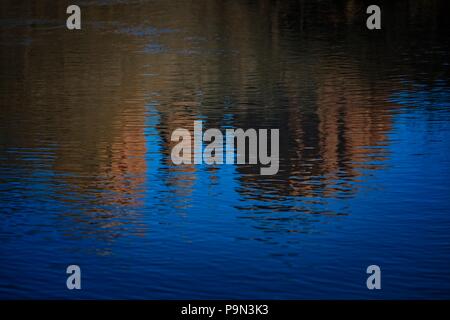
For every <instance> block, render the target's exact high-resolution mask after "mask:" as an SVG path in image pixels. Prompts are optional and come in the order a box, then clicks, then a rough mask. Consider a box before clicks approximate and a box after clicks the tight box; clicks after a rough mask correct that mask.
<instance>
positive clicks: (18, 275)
mask: <svg viewBox="0 0 450 320" xmlns="http://www.w3.org/2000/svg"><path fill="white" fill-rule="evenodd" d="M77 2H78V4H79V5H80V7H81V10H82V30H81V31H68V30H67V29H66V28H65V19H66V17H67V15H66V14H65V10H66V7H67V5H68V4H69V3H65V2H64V1H58V2H54V1H49V0H48V1H46V0H41V1H37V2H33V3H32V4H30V3H28V2H27V1H13V0H3V1H2V3H1V4H0V12H1V15H0V64H1V81H0V84H1V86H0V108H1V112H0V205H1V207H0V220H1V222H0V298H148V299H165V298H169V299H174V298H175V299H189V298H191V299H192V298H253V299H255V298H258V299H259V298H266V299H279V298H287V299H296V298H314V299H315V298H328V299H331V298H339V299H342V298H376V299H379V298H450V269H449V266H450V232H449V230H450V200H449V196H450V184H449V178H450V142H449V138H450V84H449V79H450V78H449V73H450V72H449V71H450V66H449V61H450V59H449V47H450V43H449V38H448V32H447V31H448V30H449V28H448V21H447V20H448V19H447V18H446V16H445V15H446V14H447V13H448V12H449V11H448V10H447V9H448V5H447V4H446V3H445V1H437V0H435V1H419V0H416V1H396V2H395V4H394V3H389V2H386V3H385V4H383V6H382V14H383V15H382V24H383V29H382V30H381V31H369V30H367V29H366V27H365V19H366V16H367V15H366V14H365V6H364V4H363V3H362V2H360V1H351V0H349V1H338V2H336V1H320V2H319V1H302V0H299V1H289V2H281V1H268V0H262V1H242V2H241V1H239V2H233V1H206V0H205V1H193V2H191V1H182V0H179V1H178V0H177V1H162V0H161V1H159V0H158V1H106V0H103V1H99V0H93V1H77ZM194 120H203V122H204V126H205V128H208V127H209V128H220V129H222V130H223V129H225V128H244V129H247V128H256V129H257V128H280V170H279V172H278V174H276V175H274V176H261V175H259V167H258V166H254V165H251V166H249V165H247V166H246V165H218V166H208V165H192V166H175V165H173V164H172V162H171V160H170V150H171V147H172V146H173V144H172V143H171V142H170V135H171V133H172V131H173V130H175V129H176V128H187V129H190V130H191V129H192V127H193V121H194ZM69 264H77V265H79V266H80V267H81V269H82V288H83V289H82V290H80V291H69V290H67V289H66V276H67V275H66V273H65V271H66V267H67V266H68V265H69ZM371 264H377V265H379V266H380V267H381V270H382V290H379V291H369V290H367V288H366V278H367V274H366V268H367V266H369V265H371Z"/></svg>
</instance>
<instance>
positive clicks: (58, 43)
mask: <svg viewBox="0 0 450 320" xmlns="http://www.w3.org/2000/svg"><path fill="white" fill-rule="evenodd" d="M37 7H38V8H41V7H39V6H37ZM36 10H37V11H33V10H32V12H31V13H27V10H24V12H25V13H26V14H30V16H33V14H32V13H33V12H37V13H36V18H35V19H37V20H38V19H41V18H42V19H43V16H46V17H47V18H48V17H49V16H51V14H47V15H45V14H40V13H39V12H41V11H39V10H38V9H36ZM62 12H63V13H64V12H65V10H63V11H62ZM62 17H63V18H64V14H62ZM19 21H20V20H19ZM63 21H64V20H63ZM11 24H12V25H14V23H13V22H12V23H11ZM16 29H17V30H16ZM24 29H25V30H28V31H27V32H28V36H29V37H31V39H32V42H31V43H30V44H27V45H22V44H19V45H17V44H13V45H11V46H8V47H7V48H8V50H5V48H2V50H1V58H2V59H0V60H1V63H2V69H3V70H7V74H8V79H7V82H5V83H3V82H2V90H1V93H2V95H1V99H2V105H3V104H4V105H5V106H7V108H8V109H7V114H6V115H5V114H4V116H5V118H2V126H1V129H0V130H1V132H2V134H1V136H2V137H7V136H8V132H14V135H13V136H9V137H8V138H7V139H6V140H4V141H2V147H4V148H8V147H9V146H18V145H19V146H22V147H26V148H30V149H36V148H48V146H50V147H51V150H52V152H53V154H52V156H51V157H49V159H48V162H49V168H50V169H51V170H52V171H53V172H54V175H52V176H53V177H52V181H51V185H50V187H53V189H52V190H49V192H53V193H54V194H55V195H54V196H55V198H57V199H58V200H61V202H62V204H63V207H64V208H67V209H62V210H63V212H61V214H65V212H64V211H65V210H67V211H68V212H67V213H68V215H69V216H71V217H73V219H74V221H87V223H86V224H85V225H83V226H81V225H77V224H75V225H74V226H73V228H78V227H80V228H88V229H89V228H93V229H95V230H90V231H88V232H89V233H92V234H96V232H97V231H98V232H99V233H100V232H101V233H102V234H106V233H108V230H109V232H110V233H111V235H112V234H114V233H115V232H114V228H121V229H123V228H130V229H129V230H130V232H134V233H137V234H139V233H141V231H137V230H138V229H135V230H134V231H133V228H134V227H133V225H134V226H135V227H136V224H139V219H137V217H136V216H134V215H133V210H134V208H135V207H136V206H139V205H140V198H141V193H142V192H143V191H144V190H143V187H144V183H145V178H146V170H147V166H146V160H145V153H146V140H145V136H144V130H145V102H144V93H143V91H142V90H141V87H140V86H141V84H142V82H143V79H142V78H141V77H142V75H141V72H140V63H139V61H138V59H137V58H136V56H133V52H134V47H133V44H132V43H131V42H128V43H127V44H125V43H123V42H122V45H121V46H120V47H117V42H118V40H125V37H122V39H118V38H117V36H115V35H111V34H106V35H105V34H101V33H99V32H96V31H95V30H89V29H88V28H87V29H88V30H85V31H83V33H71V32H67V31H66V30H64V29H62V28H53V27H50V28H49V27H48V26H46V25H45V24H44V25H43V26H42V25H38V26H27V27H25V28H24V27H20V26H19V27H17V28H11V30H10V32H12V33H17V32H19V33H20V32H23V30H24ZM10 50H12V52H13V53H12V54H13V55H14V58H10V59H6V60H5V59H3V57H4V56H10ZM8 61H14V64H10V63H8ZM19 84H20V86H19ZM9 86H11V88H10V89H8V87H9ZM5 89H6V90H5ZM2 113H3V112H2ZM12 161H20V159H12ZM20 165H21V166H24V165H26V166H27V167H29V169H30V170H31V171H33V170H37V169H38V168H34V167H33V164H32V163H30V164H28V163H25V164H24V163H22V161H21V162H20ZM72 204H73V205H72ZM126 225H130V226H129V227H127V226H126ZM98 228H100V229H98Z"/></svg>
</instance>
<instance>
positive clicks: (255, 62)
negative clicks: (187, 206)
mask: <svg viewBox="0 0 450 320" xmlns="http://www.w3.org/2000/svg"><path fill="white" fill-rule="evenodd" d="M400 2H402V1H400ZM396 3H397V2H396ZM402 3H407V4H409V5H408V6H403V7H404V8H407V9H405V10H406V11H405V13H404V14H399V15H398V16H399V17H400V18H402V19H405V20H406V21H407V20H408V19H411V18H414V19H416V18H418V17H420V12H421V11H423V10H428V16H432V17H436V18H433V19H435V20H436V21H434V22H433V24H427V25H431V26H432V27H433V28H434V30H433V31H436V30H439V28H438V26H439V24H440V22H439V21H441V20H442V18H441V16H442V15H443V12H445V10H443V8H442V6H443V5H442V3H443V2H439V1H429V2H427V3H430V4H426V3H425V1H403V2H402ZM80 5H82V7H83V24H84V27H83V31H82V32H79V33H76V32H68V31H67V30H65V29H64V22H65V18H66V14H65V7H66V4H65V3H64V1H63V2H58V3H57V4H55V3H54V1H45V0H43V1H40V2H39V3H34V2H33V3H32V4H20V3H19V4H17V2H16V1H12V0H6V1H2V3H1V4H0V8H1V10H2V12H6V11H7V10H6V9H5V8H10V7H11V8H14V10H11V11H8V12H7V15H6V16H5V17H6V18H8V19H14V18H17V17H25V18H26V19H25V20H26V21H28V22H26V23H25V26H26V27H23V26H22V27H20V26H19V27H10V28H7V29H4V30H0V35H1V41H0V42H2V43H5V42H6V43H8V41H10V40H11V39H14V37H18V38H23V39H28V38H30V39H31V40H32V42H31V44H29V45H23V44H20V45H17V43H16V45H13V46H9V47H8V50H3V49H2V50H1V58H2V59H0V63H1V67H2V70H5V74H6V76H5V77H4V79H6V80H7V81H2V83H1V86H2V87H1V90H0V93H1V97H0V99H1V102H2V111H4V110H5V109H6V112H2V113H1V114H0V117H2V118H0V119H2V120H1V121H2V126H1V127H0V132H1V133H2V134H1V135H0V139H1V140H0V142H1V143H2V145H4V146H5V147H8V145H9V144H11V145H27V146H30V147H39V146H41V145H45V144H46V143H51V144H52V145H54V146H55V148H56V153H55V158H54V160H52V161H53V162H52V168H53V169H54V170H55V171H56V172H61V173H68V174H69V176H67V177H64V178H62V177H58V178H55V179H61V181H60V182H61V183H64V184H67V185H68V187H67V188H68V189H70V188H73V189H74V190H77V191H76V192H79V193H88V194H91V195H93V196H94V197H95V201H97V203H98V204H104V205H106V206H108V205H111V206H112V205H114V204H115V203H116V204H120V206H121V207H125V208H126V207H127V206H128V207H132V206H133V205H136V204H137V203H138V201H137V199H138V198H139V196H138V194H139V192H140V191H141V189H142V185H143V183H144V178H143V177H144V175H145V172H146V170H147V168H146V162H145V160H144V155H145V152H146V147H145V139H144V127H145V107H144V105H145V100H147V99H154V101H153V102H154V103H155V105H156V109H157V113H158V116H159V119H160V121H159V123H158V124H157V125H156V129H157V131H158V134H159V136H160V140H161V144H162V150H161V153H162V154H163V160H162V161H161V163H160V166H161V168H160V171H162V172H163V174H162V175H161V177H162V178H163V179H165V181H164V183H165V185H166V186H169V189H171V190H173V191H174V192H173V193H174V194H175V196H179V197H180V198H183V199H184V198H186V197H189V195H190V194H191V193H192V189H193V188H194V187H195V186H194V182H195V181H196V180H197V174H198V172H199V171H198V168H197V167H196V166H194V165H192V166H180V167H178V166H173V165H172V164H171V161H170V149H171V147H172V146H173V143H171V142H170V135H171V133H172V132H173V130H175V129H176V128H180V127H181V128H186V129H192V125H193V121H194V120H197V119H199V118H202V119H204V120H205V127H206V126H207V127H218V128H223V127H225V126H232V127H241V128H280V129H281V139H282V141H281V146H280V152H281V154H280V156H281V167H280V172H279V174H278V175H276V176H274V177H270V178H264V177H260V176H259V174H258V173H259V168H256V167H239V168H238V175H239V181H240V183H241V188H240V192H242V194H243V195H245V196H250V197H253V198H258V197H259V198H260V199H265V198H264V197H265V194H270V195H271V196H277V197H280V198H282V197H283V196H286V197H289V196H311V197H313V196H333V195H335V194H336V193H337V192H340V191H342V192H346V193H348V194H351V192H353V191H354V190H353V189H352V188H354V187H351V186H350V185H349V184H351V183H352V182H353V181H355V180H357V179H358V176H359V175H360V174H361V170H360V169H361V168H377V165H376V162H377V161H378V160H382V159H383V156H384V153H385V151H384V150H383V146H384V145H385V144H386V143H387V137H386V134H387V132H388V131H389V130H390V128H391V118H390V115H389V112H387V109H383V107H382V106H383V102H382V100H383V99H384V98H385V96H386V95H387V94H388V92H384V90H383V88H382V86H380V85H374V83H377V81H378V83H381V82H383V81H384V82H388V81H392V80H389V74H388V73H389V72H390V71H389V70H390V69H391V70H394V71H393V73H400V71H401V73H402V74H408V73H414V69H413V68H414V67H415V66H414V65H411V64H403V65H402V68H403V69H401V70H400V71H399V70H398V69H395V67H397V64H398V63H397V62H398V60H396V59H400V58H398V57H397V52H396V51H395V48H396V47H397V44H398V42H399V41H401V37H400V36H399V35H401V32H400V31H402V32H408V31H407V29H402V28H396V30H400V31H395V30H393V29H387V30H386V31H383V32H384V33H380V35H379V37H376V38H375V37H374V39H371V41H367V39H365V38H364V37H367V34H361V33H359V31H358V32H349V30H350V29H347V28H350V27H351V26H352V25H353V24H355V25H358V28H359V25H360V24H364V21H365V18H366V14H365V13H364V10H362V9H364V6H362V5H361V3H360V2H357V1H353V0H352V1H338V2H328V1H322V2H320V3H318V2H317V1H306V0H304V1H303V0H300V1H268V0H263V1H257V2H222V1H196V2H195V3H192V2H187V1H175V2H173V1H152V2H140V1H138V2H130V3H126V2H123V1H118V2H114V3H113V4H111V5H99V2H98V1H95V0H93V1H85V2H83V3H82V4H80ZM386 5H387V6H395V7H396V8H397V6H401V5H398V4H395V5H394V4H386ZM387 11H388V12H387V14H386V21H387V22H388V21H391V22H392V20H393V19H392V14H390V13H389V12H395V10H387ZM430 12H439V14H438V15H433V14H432V13H431V14H430ZM383 19H384V18H383ZM31 20H33V21H31ZM47 20H48V21H50V22H48V21H47ZM418 20H420V19H418ZM45 21H47V22H45ZM55 21H56V22H58V23H56V22H55ZM387 22H386V23H387ZM12 25H14V23H13V24H12ZM405 25H407V24H405ZM358 28H355V30H356V29H357V30H360V29H358ZM161 30H168V32H161ZM169 31H170V32H169ZM397 32H398V33H397ZM11 35H13V37H12V36H11ZM372 40H373V41H372ZM377 45H379V46H378V47H377ZM149 46H150V47H152V46H153V48H154V47H157V48H159V49H158V50H153V51H152V50H150V51H146V48H148V47H149ZM373 50H379V51H378V53H381V54H371V52H372V51H373ZM18 57H20V58H18ZM373 58H377V59H383V63H384V64H386V65H388V66H389V68H385V69H384V70H383V71H378V70H377V63H380V61H373ZM433 61H434V60H433ZM421 67H422V66H421ZM386 70H388V71H386ZM378 72H380V73H378ZM382 72H384V73H382ZM386 87H392V83H390V84H389V85H387V86H386ZM149 97H150V98H149ZM11 101H12V102H11ZM375 106H377V107H378V109H375ZM380 106H381V109H382V110H380ZM5 114H6V115H5ZM8 132H14V136H13V137H10V138H7V139H6V138H4V137H7V133H8ZM374 162H375V164H374ZM63 192H64V191H63ZM95 201H94V202H95Z"/></svg>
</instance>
